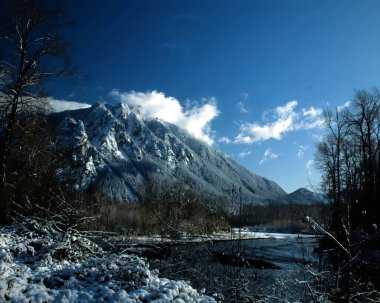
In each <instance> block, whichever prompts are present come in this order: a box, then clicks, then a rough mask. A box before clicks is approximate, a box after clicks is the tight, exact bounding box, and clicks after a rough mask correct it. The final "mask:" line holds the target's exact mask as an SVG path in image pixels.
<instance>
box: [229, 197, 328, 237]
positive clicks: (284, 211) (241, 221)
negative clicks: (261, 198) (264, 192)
mask: <svg viewBox="0 0 380 303" xmlns="http://www.w3.org/2000/svg"><path fill="white" fill-rule="evenodd" d="M328 212H329V210H328V208H327V207H326V205H325V204H322V203H321V204H315V205H303V204H288V203H286V204H269V205H253V204H245V205H243V207H242V212H241V214H239V213H238V214H231V215H230V216H229V224H230V225H231V226H235V227H240V226H241V227H245V226H248V227H251V228H253V229H256V230H258V231H275V232H290V233H296V232H306V231H308V227H309V224H307V223H306V222H305V220H304V218H305V216H310V217H313V218H316V219H317V220H318V222H322V224H326V223H327V221H326V218H327V217H328V216H327V214H328Z"/></svg>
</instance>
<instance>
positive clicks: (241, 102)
mask: <svg viewBox="0 0 380 303" xmlns="http://www.w3.org/2000/svg"><path fill="white" fill-rule="evenodd" d="M241 97H242V99H241V100H239V101H238V102H237V103H236V107H237V109H238V110H239V112H240V113H242V114H246V113H249V110H248V109H247V108H246V107H245V102H246V101H248V100H249V94H248V93H242V94H241Z"/></svg>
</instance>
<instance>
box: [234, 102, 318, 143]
mask: <svg viewBox="0 0 380 303" xmlns="http://www.w3.org/2000/svg"><path fill="white" fill-rule="evenodd" d="M297 105H298V102H297V101H295V100H293V101H289V102H288V103H286V104H285V105H284V106H278V107H276V108H275V110H274V121H271V122H267V123H264V124H260V123H258V122H254V123H243V124H241V125H240V133H239V134H238V135H237V136H236V138H235V143H247V144H248V143H253V142H259V141H265V140H269V139H276V140H281V139H282V137H283V136H284V134H286V133H288V132H292V131H297V130H306V129H313V128H319V127H322V126H323V123H324V120H323V115H322V113H323V111H322V109H319V108H314V107H309V108H302V109H301V110H300V111H296V107H297Z"/></svg>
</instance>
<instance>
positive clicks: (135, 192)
mask: <svg viewBox="0 0 380 303" xmlns="http://www.w3.org/2000/svg"><path fill="white" fill-rule="evenodd" d="M52 118H53V120H54V122H55V124H56V125H57V127H58V130H59V133H60V135H61V136H60V138H61V141H62V142H61V143H62V145H61V146H62V148H63V149H64V150H66V152H67V153H68V154H69V156H70V157H71V158H72V159H73V161H74V167H75V168H74V170H73V172H72V175H76V176H78V177H77V182H78V187H79V188H80V189H82V190H86V189H87V188H89V187H92V188H95V189H96V190H97V191H100V192H101V193H103V194H104V195H106V196H107V197H109V198H110V199H112V200H116V201H121V202H133V201H137V200H138V199H139V197H140V195H141V193H142V191H143V190H144V187H145V186H147V185H149V184H148V180H154V182H160V184H167V185H170V184H173V183H174V182H176V181H184V182H186V183H187V184H189V186H190V187H191V188H192V189H193V190H195V191H196V192H197V193H198V194H201V195H213V196H225V197H227V196H228V195H229V193H230V192H231V189H232V188H235V189H236V188H239V187H242V197H243V200H244V202H248V203H255V204H256V203H262V201H263V200H265V199H276V198H279V197H281V196H283V195H285V194H286V193H285V192H284V190H283V189H282V188H281V187H280V186H279V185H278V184H276V183H275V182H273V181H270V180H268V179H265V178H263V177H260V176H257V175H255V174H253V173H252V172H250V171H248V170H247V169H245V168H244V167H242V166H241V165H239V164H238V163H236V162H235V161H234V160H232V159H230V158H229V157H227V156H225V155H224V154H222V153H221V152H219V151H217V150H216V149H214V148H213V147H211V146H209V145H207V144H206V143H203V142H202V141H199V140H197V139H195V138H194V137H193V136H192V135H190V134H189V133H188V132H187V131H186V130H184V129H181V128H180V127H178V126H176V125H174V124H171V123H168V122H164V121H161V120H159V119H156V118H152V117H148V116H145V115H142V114H140V113H139V111H138V108H137V109H132V108H130V107H128V106H127V105H126V104H117V105H109V104H101V103H98V104H95V105H93V106H92V107H90V108H86V109H79V110H75V111H66V112H62V113H56V114H53V115H52ZM150 182H151V181H150Z"/></svg>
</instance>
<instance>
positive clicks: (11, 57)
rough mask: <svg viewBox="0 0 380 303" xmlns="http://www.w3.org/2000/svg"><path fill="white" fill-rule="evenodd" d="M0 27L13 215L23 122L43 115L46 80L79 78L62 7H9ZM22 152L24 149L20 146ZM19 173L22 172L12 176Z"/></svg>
mask: <svg viewBox="0 0 380 303" xmlns="http://www.w3.org/2000/svg"><path fill="white" fill-rule="evenodd" d="M2 7H3V8H6V9H4V12H3V13H2V14H1V15H2V16H1V21H0V23H1V24H0V122H1V125H0V174H1V176H0V178H1V180H0V183H1V184H0V185H1V186H0V196H1V197H0V198H1V199H0V200H1V203H2V205H1V208H2V210H3V214H4V213H5V214H6V213H7V212H8V204H7V203H8V202H7V200H8V198H9V197H7V196H6V195H5V192H6V190H7V187H8V188H9V187H11V186H12V185H9V184H7V183H8V178H7V174H8V173H9V171H8V169H7V166H8V158H9V154H10V148H11V146H12V145H13V144H17V143H16V142H14V141H15V133H16V131H19V132H23V131H25V130H27V129H28V128H27V127H26V128H20V123H19V121H20V119H23V118H25V117H26V116H28V115H31V114H32V116H33V114H35V113H37V112H43V111H44V110H45V109H46V106H47V100H46V99H44V98H41V97H42V92H43V87H44V83H45V81H46V80H48V79H49V78H52V77H56V76H67V75H73V73H72V72H70V71H69V65H70V64H69V60H68V56H67V53H68V44H67V43H66V42H65V40H64V39H63V38H62V30H63V29H64V28H65V26H66V25H67V24H68V23H67V22H66V21H65V20H66V19H65V18H64V15H63V10H62V9H60V8H59V6H58V4H57V2H53V1H44V0H17V1H3V2H2ZM19 148H22V147H21V146H19ZM12 173H17V172H12Z"/></svg>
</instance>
